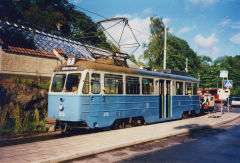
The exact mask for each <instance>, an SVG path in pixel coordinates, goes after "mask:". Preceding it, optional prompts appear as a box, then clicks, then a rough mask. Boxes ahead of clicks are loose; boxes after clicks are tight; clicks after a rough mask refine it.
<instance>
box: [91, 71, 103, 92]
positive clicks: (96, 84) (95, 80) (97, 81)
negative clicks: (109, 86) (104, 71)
mask: <svg viewBox="0 0 240 163" xmlns="http://www.w3.org/2000/svg"><path fill="white" fill-rule="evenodd" d="M100 92H101V75H100V74H99V73H92V74H91V93H92V94H100Z"/></svg>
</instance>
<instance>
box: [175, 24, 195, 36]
mask: <svg viewBox="0 0 240 163" xmlns="http://www.w3.org/2000/svg"><path fill="white" fill-rule="evenodd" d="M195 28H196V26H192V27H183V28H181V29H180V30H179V31H178V34H179V35H181V34H183V33H186V32H189V31H192V30H194V29H195Z"/></svg>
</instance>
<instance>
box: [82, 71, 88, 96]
mask: <svg viewBox="0 0 240 163" xmlns="http://www.w3.org/2000/svg"><path fill="white" fill-rule="evenodd" d="M82 93H83V94H88V93H89V73H87V75H86V78H85V80H84V85H83V90H82Z"/></svg>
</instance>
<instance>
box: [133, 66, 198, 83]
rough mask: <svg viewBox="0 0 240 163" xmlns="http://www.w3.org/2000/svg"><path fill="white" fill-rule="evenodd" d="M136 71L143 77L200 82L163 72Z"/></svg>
mask: <svg viewBox="0 0 240 163" xmlns="http://www.w3.org/2000/svg"><path fill="white" fill-rule="evenodd" d="M134 71H135V72H136V73H137V74H141V75H148V76H157V77H163V78H170V79H179V80H188V81H192V82H199V81H198V80H197V79H196V78H193V77H189V76H181V75H175V74H167V73H163V72H155V71H147V70H141V69H134Z"/></svg>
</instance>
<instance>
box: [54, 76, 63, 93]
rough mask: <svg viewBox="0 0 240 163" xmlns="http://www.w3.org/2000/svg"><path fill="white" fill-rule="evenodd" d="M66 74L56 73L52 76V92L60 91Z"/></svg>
mask: <svg viewBox="0 0 240 163" xmlns="http://www.w3.org/2000/svg"><path fill="white" fill-rule="evenodd" d="M65 79H66V75H65V74H56V75H55V76H54V77H53V81H52V88H51V91H52V92H62V90H63V87H64V83H65Z"/></svg>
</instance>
